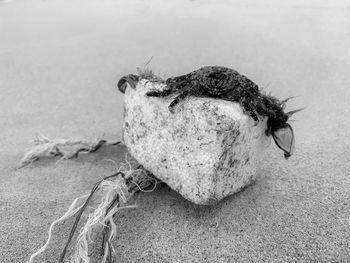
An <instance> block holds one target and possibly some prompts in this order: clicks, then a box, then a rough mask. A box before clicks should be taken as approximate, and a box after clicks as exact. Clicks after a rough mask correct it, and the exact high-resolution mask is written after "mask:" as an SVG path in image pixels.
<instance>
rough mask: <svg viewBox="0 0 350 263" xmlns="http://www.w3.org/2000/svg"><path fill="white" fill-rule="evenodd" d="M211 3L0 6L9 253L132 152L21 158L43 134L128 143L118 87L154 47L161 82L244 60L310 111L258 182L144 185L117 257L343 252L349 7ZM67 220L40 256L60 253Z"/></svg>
mask: <svg viewBox="0 0 350 263" xmlns="http://www.w3.org/2000/svg"><path fill="white" fill-rule="evenodd" d="M218 2H219V1H211V0H203V1H199V0H197V1H195V0H193V1H184V0H180V1H160V0H151V1H141V0H131V1H109V0H104V1H94V0H88V1H82V0H73V1H58V0H53V1H38V0H30V1H24V0H22V1H21V0H17V1H16V0H14V1H0V127H1V129H0V139H1V147H0V182H1V183H0V262H1V263H8V262H15V263H17V262H21V263H22V262H28V260H29V257H30V255H31V254H32V253H34V252H35V251H36V250H38V249H39V248H40V247H41V246H42V245H43V244H44V243H45V242H46V239H47V237H48V234H47V231H48V228H49V226H50V224H51V223H52V222H53V221H54V220H55V219H57V218H59V217H61V216H62V215H63V214H64V213H65V212H66V210H67V209H68V207H69V206H70V204H71V202H72V201H73V200H74V199H75V198H76V197H78V196H81V195H83V194H86V193H89V192H90V190H91V188H92V187H93V185H94V183H95V182H97V181H98V180H99V179H101V178H103V177H105V176H107V175H110V174H112V173H113V172H115V171H116V169H117V168H118V167H117V166H116V165H115V163H116V164H119V163H121V162H124V160H125V155H126V149H125V148H123V147H119V146H117V147H105V148H102V149H101V150H100V151H99V152H96V153H93V154H85V155H84V154H83V155H80V156H79V158H77V159H74V160H67V161H61V162H58V163H57V161H58V159H57V158H54V159H45V160H40V161H38V162H35V163H33V164H31V165H29V166H27V167H24V168H21V169H18V168H17V164H18V163H19V161H20V159H21V158H22V157H23V154H24V153H25V152H26V151H27V150H29V149H31V147H32V146H33V143H32V140H33V138H34V136H35V134H36V133H42V134H44V135H45V136H48V137H50V138H75V137H82V138H86V139H91V140H93V139H95V138H97V137H101V138H105V139H108V140H116V139H120V138H121V131H122V122H123V117H122V116H123V115H122V114H123V112H122V111H123V95H122V94H121V93H120V92H119V91H118V90H117V88H116V83H117V81H118V79H119V78H120V77H121V76H123V75H125V74H128V73H133V72H135V71H136V67H140V68H143V67H144V66H145V64H146V63H147V61H149V60H150V58H152V60H151V62H150V63H149V64H148V67H149V68H152V69H153V70H154V71H155V73H157V74H159V75H161V76H163V77H169V76H175V75H180V74H185V73H187V72H189V71H192V70H194V69H197V68H199V67H201V66H203V65H222V66H227V67H230V68H235V69H236V70H238V71H239V72H241V73H243V74H245V75H246V76H248V77H249V78H250V79H252V80H253V81H254V82H256V83H257V84H258V85H259V86H261V87H263V88H264V90H266V91H268V92H270V91H271V92H272V94H274V95H275V96H277V97H279V98H281V99H283V98H287V97H289V96H296V98H295V99H293V100H292V101H290V103H288V107H287V110H289V109H290V110H293V109H296V108H300V107H306V109H305V110H304V111H302V112H300V113H297V114H296V115H295V117H293V119H294V120H295V121H294V122H291V125H292V126H293V128H294V132H295V137H296V151H295V155H294V156H292V157H291V158H290V159H289V160H288V161H286V160H284V158H283V154H282V152H281V151H280V150H279V149H278V148H277V147H276V146H275V145H274V144H271V146H270V147H269V149H268V151H267V154H266V156H265V157H264V159H263V161H262V163H261V167H260V169H259V174H258V176H257V180H256V182H255V183H254V184H252V185H251V186H249V187H247V188H246V189H244V190H243V191H242V192H240V193H238V194H235V195H233V196H231V197H228V198H226V199H224V200H223V201H221V202H220V203H219V204H217V205H216V206H196V205H194V204H192V203H190V202H189V201H187V200H185V199H183V198H182V197H181V196H180V195H179V194H177V193H176V192H174V191H169V190H168V189H166V188H162V189H158V190H155V191H154V192H152V193H140V194H138V195H136V196H135V198H134V199H133V200H132V204H136V205H137V206H138V208H137V209H130V210H124V211H122V212H121V213H120V216H119V217H118V219H117V224H118V226H120V228H118V234H117V238H116V240H115V242H114V245H115V248H116V251H117V256H118V259H119V261H118V262H350V121H349V116H350V106H349V101H350V77H349V72H350V49H349V46H350V3H349V2H346V1H337V2H335V1H334V3H333V2H331V1H308V2H307V3H305V2H304V1H291V0H288V1H283V2H280V1H277V0H275V1H272V0H265V1H256V2H254V1H220V3H218ZM108 160H113V161H114V162H115V163H114V162H111V161H108ZM71 225H72V220H67V221H66V222H65V223H62V224H59V225H58V226H57V228H56V229H55V230H54V235H53V241H52V244H51V245H50V247H49V249H48V250H47V251H46V252H45V253H44V254H43V255H42V256H39V257H38V258H37V259H36V261H35V262H57V260H58V258H59V254H60V252H61V250H62V248H63V246H64V244H65V242H66V240H67V237H68V231H69V229H70V227H71ZM99 245H100V244H99V243H98V242H97V243H96V248H97V249H98V248H99ZM95 254H97V253H95ZM97 260H98V259H97V258H95V256H94V260H93V262H96V261H97Z"/></svg>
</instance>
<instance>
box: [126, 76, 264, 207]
mask: <svg viewBox="0 0 350 263" xmlns="http://www.w3.org/2000/svg"><path fill="white" fill-rule="evenodd" d="M163 88H164V85H163V84H158V83H152V82H149V81H147V80H141V81H140V82H139V83H138V85H137V86H136V89H133V88H131V87H130V86H129V87H128V88H127V89H126V92H125V109H124V127H123V128H124V129H123V140H124V143H125V145H126V146H127V148H128V150H129V152H130V154H131V155H132V156H133V157H134V158H135V159H136V160H137V161H138V162H139V163H140V164H142V165H143V166H144V167H145V169H147V170H149V171H150V172H152V173H153V174H154V175H155V176H156V177H157V178H159V179H160V180H162V181H163V182H165V183H167V184H168V185H169V186H170V187H171V188H172V189H174V190H175V191H177V192H178V193H180V194H181V195H182V196H183V197H185V198H186V199H188V200H190V201H192V202H194V203H196V204H214V203H216V202H218V201H219V200H221V199H222V198H224V197H226V196H228V195H231V194H233V193H236V192H238V191H240V190H241V189H242V188H243V187H245V186H247V185H249V184H250V183H252V182H253V181H254V180H255V178H256V171H257V166H258V163H259V160H260V159H261V157H262V155H263V153H264V151H265V149H266V148H267V147H268V145H269V144H270V137H267V136H266V135H265V133H264V131H265V130H266V119H265V120H264V121H261V122H259V124H258V125H255V123H254V121H253V120H252V119H251V118H250V117H248V116H247V115H246V114H244V113H243V111H242V108H241V107H240V105H239V104H238V103H233V102H229V101H223V100H218V99H213V98H196V97H190V98H189V99H187V100H186V101H185V102H183V103H181V104H179V105H177V107H176V110H175V113H174V114H172V113H170V111H169V110H168V105H169V104H170V102H171V101H172V99H173V96H170V97H166V98H157V97H147V96H145V93H146V92H147V91H149V90H153V89H156V90H158V89H163ZM175 96H176V95H175Z"/></svg>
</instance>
